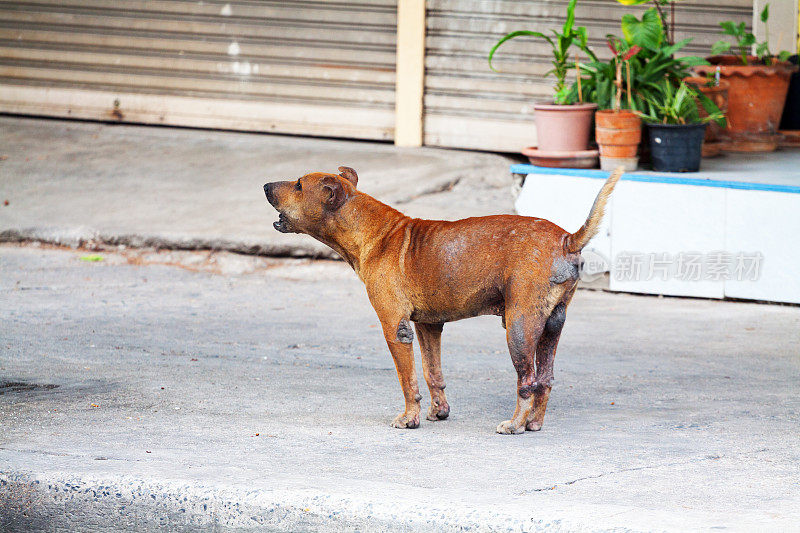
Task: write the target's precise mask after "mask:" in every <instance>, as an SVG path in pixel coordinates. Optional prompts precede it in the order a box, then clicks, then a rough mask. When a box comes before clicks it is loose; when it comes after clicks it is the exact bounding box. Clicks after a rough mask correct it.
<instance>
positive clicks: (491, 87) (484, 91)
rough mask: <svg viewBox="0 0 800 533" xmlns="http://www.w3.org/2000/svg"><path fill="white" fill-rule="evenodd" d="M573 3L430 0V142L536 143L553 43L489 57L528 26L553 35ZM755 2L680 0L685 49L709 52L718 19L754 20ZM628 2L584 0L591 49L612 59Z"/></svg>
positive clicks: (521, 43) (679, 33)
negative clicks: (612, 41) (613, 37)
mask: <svg viewBox="0 0 800 533" xmlns="http://www.w3.org/2000/svg"><path fill="white" fill-rule="evenodd" d="M567 3H568V1H567V0H541V1H535V2H534V1H530V0H522V1H511V0H506V1H495V0H428V2H427V39H426V60H425V68H426V71H425V97H424V105H425V124H424V128H425V144H430V145H436V146H454V147H459V148H477V149H483V150H499V151H509V152H517V151H519V150H520V149H521V148H523V146H524V145H525V144H526V143H527V144H531V143H535V142H536V132H535V128H534V126H533V120H532V115H533V103H534V102H535V101H538V100H547V99H549V98H551V97H552V92H551V87H552V84H553V80H552V78H544V77H543V75H544V73H545V72H547V71H548V70H549V69H550V64H549V61H550V57H551V55H550V48H549V47H548V45H547V44H546V43H544V42H542V41H537V40H533V39H525V38H520V39H514V40H512V41H509V42H508V43H506V44H504V45H503V48H501V49H500V52H498V55H497V56H496V68H497V69H498V70H501V71H502V72H503V73H502V74H498V73H495V72H492V71H491V70H489V66H488V64H487V60H486V57H487V54H488V52H489V49H490V48H491V47H492V45H494V43H495V42H497V39H498V38H499V37H500V36H502V35H504V34H505V33H507V32H510V31H514V30H521V29H530V30H538V31H542V32H549V30H550V29H551V28H559V27H560V26H561V25H562V24H563V22H564V18H563V16H564V13H565V12H566V5H567ZM752 5H753V4H752V0H718V1H708V0H707V1H699V0H684V1H682V2H679V3H678V4H676V11H675V13H676V15H675V18H676V34H675V38H676V39H677V40H680V39H683V38H686V37H692V38H693V39H694V40H693V42H692V43H691V44H690V46H688V47H687V48H685V49H684V50H686V51H687V52H688V53H690V54H697V55H708V53H709V51H710V49H711V44H712V43H714V42H715V41H717V40H718V39H719V38H720V37H719V26H718V24H719V22H720V21H723V20H734V21H737V22H739V21H743V22H745V23H746V24H747V26H748V27H750V26H751V25H752V12H753V11H752V10H753V7H752ZM647 7H649V5H645V6H643V7H639V8H630V7H623V6H621V5H620V4H618V3H617V2H615V1H614V0H594V1H593V0H579V2H578V9H577V12H576V18H577V24H579V25H583V26H586V27H587V29H588V30H589V34H590V36H591V37H593V39H592V40H591V44H592V47H593V49H594V51H595V53H597V54H598V55H600V56H605V57H608V56H609V55H610V52H608V49H607V48H606V45H605V41H604V38H605V35H606V34H608V33H615V34H617V35H619V34H620V33H621V31H620V29H619V21H620V18H621V17H622V14H623V13H626V12H636V13H637V14H638V13H641V12H642V11H643V10H644V9H646V8H647Z"/></svg>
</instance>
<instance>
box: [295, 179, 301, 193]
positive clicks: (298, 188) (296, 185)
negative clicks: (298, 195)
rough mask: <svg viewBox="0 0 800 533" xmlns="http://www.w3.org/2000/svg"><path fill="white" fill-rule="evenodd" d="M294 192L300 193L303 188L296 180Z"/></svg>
mask: <svg viewBox="0 0 800 533" xmlns="http://www.w3.org/2000/svg"><path fill="white" fill-rule="evenodd" d="M294 190H296V191H302V190H303V186H302V185H300V180H297V183H295V184H294Z"/></svg>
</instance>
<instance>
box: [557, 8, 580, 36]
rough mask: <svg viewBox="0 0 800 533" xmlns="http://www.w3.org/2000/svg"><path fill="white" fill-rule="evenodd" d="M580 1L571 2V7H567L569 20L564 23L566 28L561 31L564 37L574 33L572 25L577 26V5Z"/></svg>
mask: <svg viewBox="0 0 800 533" xmlns="http://www.w3.org/2000/svg"><path fill="white" fill-rule="evenodd" d="M577 2H578V0H569V5H567V20H566V21H565V22H564V28H563V29H562V30H561V33H563V34H564V35H570V34H571V33H572V25H573V24H575V4H576V3H577Z"/></svg>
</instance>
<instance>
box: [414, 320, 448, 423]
mask: <svg viewBox="0 0 800 533" xmlns="http://www.w3.org/2000/svg"><path fill="white" fill-rule="evenodd" d="M414 327H415V329H416V330H417V340H418V341H419V349H420V351H421V352H422V374H423V375H424V376H425V382H426V383H427V384H428V390H429V391H430V392H431V408H430V410H429V411H428V416H427V418H428V420H432V421H434V422H435V421H437V420H444V419H445V418H447V417H448V416H449V415H450V405H448V403H447V397H446V396H445V394H444V376H442V324H421V323H419V322H415V323H414Z"/></svg>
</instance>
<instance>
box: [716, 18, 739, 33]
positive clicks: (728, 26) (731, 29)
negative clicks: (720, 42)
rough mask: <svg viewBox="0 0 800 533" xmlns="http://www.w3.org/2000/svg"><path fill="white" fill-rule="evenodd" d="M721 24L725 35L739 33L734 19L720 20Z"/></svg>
mask: <svg viewBox="0 0 800 533" xmlns="http://www.w3.org/2000/svg"><path fill="white" fill-rule="evenodd" d="M719 25H720V26H722V33H724V34H725V35H733V36H736V34H737V31H736V26H735V25H734V24H733V22H732V21H730V20H726V21H725V22H720V23H719Z"/></svg>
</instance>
